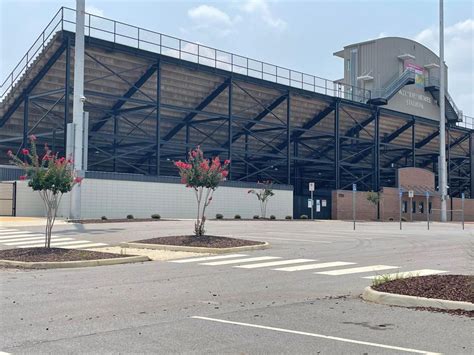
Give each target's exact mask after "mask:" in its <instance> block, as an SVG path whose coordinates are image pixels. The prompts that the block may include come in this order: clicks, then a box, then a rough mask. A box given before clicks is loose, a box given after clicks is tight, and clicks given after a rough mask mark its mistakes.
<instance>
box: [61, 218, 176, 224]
mask: <svg viewBox="0 0 474 355" xmlns="http://www.w3.org/2000/svg"><path fill="white" fill-rule="evenodd" d="M159 221H162V219H160V218H133V219H127V218H116V219H70V220H68V222H70V223H79V224H91V223H121V222H159ZM166 221H171V219H166Z"/></svg>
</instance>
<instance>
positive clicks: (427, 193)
mask: <svg viewBox="0 0 474 355" xmlns="http://www.w3.org/2000/svg"><path fill="white" fill-rule="evenodd" d="M425 194H426V225H427V226H428V230H430V193H429V192H428V191H426V193H425Z"/></svg>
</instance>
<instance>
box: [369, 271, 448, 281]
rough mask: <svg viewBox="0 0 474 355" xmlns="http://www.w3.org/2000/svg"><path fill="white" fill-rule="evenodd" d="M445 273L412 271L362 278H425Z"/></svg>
mask: <svg viewBox="0 0 474 355" xmlns="http://www.w3.org/2000/svg"><path fill="white" fill-rule="evenodd" d="M445 272H447V271H444V270H433V269H421V270H413V271H404V272H398V273H394V274H382V275H374V276H364V277H362V278H363V279H370V280H373V279H375V278H377V277H381V276H384V277H387V278H400V279H402V278H405V277H413V276H427V275H436V274H443V273H445Z"/></svg>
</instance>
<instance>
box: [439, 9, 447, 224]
mask: <svg viewBox="0 0 474 355" xmlns="http://www.w3.org/2000/svg"><path fill="white" fill-rule="evenodd" d="M439 72H440V78H439V111H440V116H439V162H438V180H439V193H440V195H441V216H440V217H441V222H446V219H447V214H446V195H447V187H446V181H447V174H446V124H445V120H446V118H445V105H444V104H445V92H446V88H445V86H446V83H445V64H444V10H443V0H439Z"/></svg>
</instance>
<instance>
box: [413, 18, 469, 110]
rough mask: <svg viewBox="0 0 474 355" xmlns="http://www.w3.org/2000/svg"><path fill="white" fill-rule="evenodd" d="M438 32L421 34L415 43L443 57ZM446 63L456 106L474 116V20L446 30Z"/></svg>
mask: <svg viewBox="0 0 474 355" xmlns="http://www.w3.org/2000/svg"><path fill="white" fill-rule="evenodd" d="M438 34H439V32H438V28H437V27H430V28H426V29H424V30H423V31H421V32H419V33H418V34H417V35H416V36H415V37H414V40H415V41H417V42H420V43H422V44H424V45H425V46H427V47H428V48H430V49H431V50H433V51H434V52H435V53H436V54H438V53H439V51H438V50H439V36H438ZM444 40H445V48H444V52H445V62H446V64H447V65H448V68H449V69H448V80H449V84H448V86H449V91H450V94H451V96H452V97H453V99H454V101H455V103H456V105H457V106H458V107H459V108H460V109H461V110H463V111H464V113H465V114H467V115H469V116H474V87H473V80H472V78H473V77H474V19H467V20H464V21H460V22H458V23H455V24H454V25H451V26H446V27H445V29H444Z"/></svg>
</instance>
